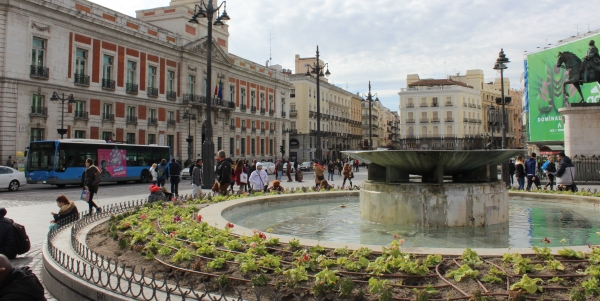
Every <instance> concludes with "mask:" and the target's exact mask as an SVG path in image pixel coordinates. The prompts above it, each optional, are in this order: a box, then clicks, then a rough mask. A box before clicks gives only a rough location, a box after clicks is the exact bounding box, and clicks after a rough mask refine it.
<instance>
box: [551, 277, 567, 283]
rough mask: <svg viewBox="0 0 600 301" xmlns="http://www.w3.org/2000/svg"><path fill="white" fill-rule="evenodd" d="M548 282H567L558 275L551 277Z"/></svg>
mask: <svg viewBox="0 0 600 301" xmlns="http://www.w3.org/2000/svg"><path fill="white" fill-rule="evenodd" d="M548 282H550V283H562V282H565V279H563V278H560V277H558V276H556V277H552V279H549V280H548Z"/></svg>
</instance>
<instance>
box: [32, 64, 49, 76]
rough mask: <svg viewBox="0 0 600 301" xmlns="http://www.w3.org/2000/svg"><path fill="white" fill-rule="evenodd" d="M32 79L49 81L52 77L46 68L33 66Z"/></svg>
mask: <svg viewBox="0 0 600 301" xmlns="http://www.w3.org/2000/svg"><path fill="white" fill-rule="evenodd" d="M29 76H30V77H34V78H43V79H48V78H49V77H50V70H48V68H46V67H44V66H36V65H31V71H30V73H29Z"/></svg>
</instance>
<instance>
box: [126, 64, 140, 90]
mask: <svg viewBox="0 0 600 301" xmlns="http://www.w3.org/2000/svg"><path fill="white" fill-rule="evenodd" d="M136 67H137V63H136V62H133V61H127V79H126V83H127V84H133V83H135V74H136V71H135V69H136Z"/></svg>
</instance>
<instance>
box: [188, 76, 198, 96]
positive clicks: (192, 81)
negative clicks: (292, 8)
mask: <svg viewBox="0 0 600 301" xmlns="http://www.w3.org/2000/svg"><path fill="white" fill-rule="evenodd" d="M194 92H196V77H195V76H193V75H190V76H189V78H188V93H190V94H194Z"/></svg>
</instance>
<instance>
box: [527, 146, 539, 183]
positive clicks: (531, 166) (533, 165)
mask: <svg viewBox="0 0 600 301" xmlns="http://www.w3.org/2000/svg"><path fill="white" fill-rule="evenodd" d="M536 156H537V155H536V154H535V153H531V157H530V158H529V159H527V161H525V174H526V175H527V191H529V190H531V186H532V185H533V184H535V188H536V189H540V186H541V184H540V177H539V175H538V172H537V170H538V162H537V158H536Z"/></svg>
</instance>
